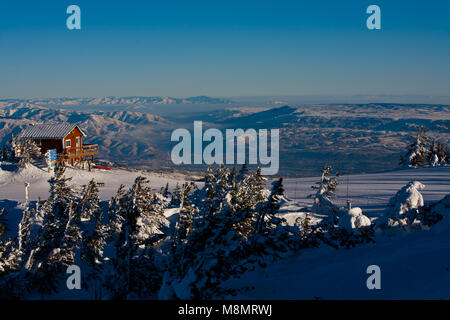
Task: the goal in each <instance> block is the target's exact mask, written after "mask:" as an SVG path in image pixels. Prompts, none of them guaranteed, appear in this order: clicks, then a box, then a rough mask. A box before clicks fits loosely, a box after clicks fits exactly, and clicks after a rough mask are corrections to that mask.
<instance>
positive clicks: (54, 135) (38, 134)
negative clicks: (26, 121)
mask: <svg viewBox="0 0 450 320" xmlns="http://www.w3.org/2000/svg"><path fill="white" fill-rule="evenodd" d="M75 127H77V128H78V129H79V130H80V131H81V133H82V134H83V136H85V134H84V132H83V130H81V129H80V127H79V126H78V125H77V124H75V123H67V122H56V123H45V124H35V125H30V126H28V127H26V128H25V130H23V131H22V133H21V135H20V137H21V138H32V139H63V138H64V137H65V136H67V135H68V134H69V133H70V132H71V131H72V130H73V129H74V128H75Z"/></svg>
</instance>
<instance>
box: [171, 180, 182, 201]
mask: <svg viewBox="0 0 450 320" xmlns="http://www.w3.org/2000/svg"><path fill="white" fill-rule="evenodd" d="M182 198H183V191H182V190H181V187H180V184H179V183H178V182H177V184H176V185H175V190H174V191H173V193H172V199H171V201H170V205H171V206H173V207H178V206H179V205H180V203H181V199H182Z"/></svg>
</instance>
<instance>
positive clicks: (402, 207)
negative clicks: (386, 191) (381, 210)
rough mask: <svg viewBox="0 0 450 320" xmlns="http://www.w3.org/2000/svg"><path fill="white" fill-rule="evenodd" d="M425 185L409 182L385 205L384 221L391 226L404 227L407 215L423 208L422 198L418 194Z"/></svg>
mask: <svg viewBox="0 0 450 320" xmlns="http://www.w3.org/2000/svg"><path fill="white" fill-rule="evenodd" d="M424 188H425V185H423V184H422V183H420V182H418V181H411V182H409V183H408V184H407V185H406V186H404V187H403V188H401V189H400V190H399V191H398V192H397V193H396V194H395V196H393V197H392V198H391V199H390V200H389V203H388V205H387V209H386V213H385V216H384V221H385V222H387V223H389V224H392V225H394V224H395V225H397V224H399V225H406V224H407V214H408V213H410V212H414V211H417V210H418V209H419V208H421V207H423V205H424V201H423V196H422V194H421V193H420V192H419V190H422V189H424Z"/></svg>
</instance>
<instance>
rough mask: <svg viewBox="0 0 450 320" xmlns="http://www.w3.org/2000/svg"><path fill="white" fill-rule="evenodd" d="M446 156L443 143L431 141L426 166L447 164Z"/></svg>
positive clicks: (446, 152)
mask: <svg viewBox="0 0 450 320" xmlns="http://www.w3.org/2000/svg"><path fill="white" fill-rule="evenodd" d="M447 154H448V150H447V147H446V146H445V145H444V144H443V143H441V142H436V141H435V140H433V141H432V142H431V144H430V149H429V152H428V164H429V165H431V166H433V167H435V166H439V165H442V164H445V163H447V161H448V159H447Z"/></svg>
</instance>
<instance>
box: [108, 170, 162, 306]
mask: <svg viewBox="0 0 450 320" xmlns="http://www.w3.org/2000/svg"><path fill="white" fill-rule="evenodd" d="M147 183H148V180H147V179H146V178H145V177H137V178H136V180H135V182H134V184H133V186H132V187H131V188H130V190H129V191H128V192H127V194H126V196H125V197H123V198H122V199H121V200H120V202H119V207H118V208H117V209H116V210H117V211H118V214H119V215H120V216H121V219H120V220H122V221H121V226H120V233H119V235H118V237H117V242H116V255H115V257H114V259H113V273H112V275H110V279H109V281H108V284H107V286H108V287H109V288H110V290H112V293H113V296H114V297H116V298H127V297H130V296H133V295H138V296H139V295H148V294H151V293H154V292H155V290H156V289H157V288H158V287H159V284H160V281H161V277H160V274H159V271H158V269H157V267H156V265H155V263H154V260H153V258H154V247H155V245H156V244H157V243H158V242H159V241H160V240H161V234H162V232H161V228H162V227H164V226H165V225H167V220H166V219H165V217H164V215H163V213H164V208H163V207H161V204H160V203H159V202H158V200H157V199H156V198H155V196H154V195H152V194H151V190H150V188H149V187H148V186H147Z"/></svg>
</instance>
